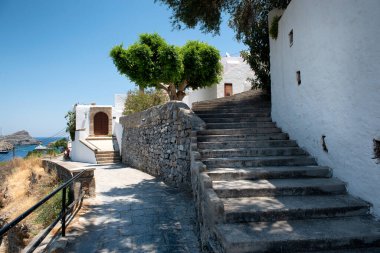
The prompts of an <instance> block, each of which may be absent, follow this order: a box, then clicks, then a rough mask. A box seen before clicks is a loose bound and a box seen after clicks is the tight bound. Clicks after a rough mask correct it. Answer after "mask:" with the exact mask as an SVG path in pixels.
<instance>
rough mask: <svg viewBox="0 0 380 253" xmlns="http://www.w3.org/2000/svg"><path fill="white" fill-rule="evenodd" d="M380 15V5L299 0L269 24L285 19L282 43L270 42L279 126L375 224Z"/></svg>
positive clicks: (360, 0) (369, 0) (372, 0)
mask: <svg viewBox="0 0 380 253" xmlns="http://www.w3.org/2000/svg"><path fill="white" fill-rule="evenodd" d="M379 14H380V1H379V0H344V1H343V0H318V1H309V0H293V1H291V3H290V4H289V6H288V7H287V9H286V10H285V11H284V12H283V13H282V11H278V10H275V11H272V12H271V13H270V15H269V22H271V21H272V20H273V17H274V16H275V15H282V16H281V19H280V21H279V25H278V31H279V33H278V38H277V39H276V40H274V39H272V38H271V39H270V61H271V69H270V71H271V79H272V118H273V120H274V121H276V122H277V124H278V126H279V127H281V128H282V129H283V130H284V131H285V132H288V133H289V134H290V137H291V138H292V139H295V140H297V142H298V143H299V145H300V146H302V147H303V148H305V149H306V150H307V151H308V152H309V153H310V154H311V155H313V156H314V157H316V158H317V160H318V163H319V164H320V165H326V166H329V167H331V168H333V169H334V175H335V176H337V177H339V178H340V179H342V180H344V181H345V182H347V183H348V190H349V191H350V192H351V193H352V194H353V195H356V196H359V197H361V198H362V199H364V200H367V201H369V202H371V203H372V204H373V209H374V213H375V214H376V215H377V216H379V215H380V198H379V194H380V183H379V182H380V165H379V164H377V163H376V159H373V157H374V142H373V139H378V140H379V139H380V44H379V41H380V33H379V27H380V19H379V18H378V17H379ZM297 76H299V80H297ZM322 136H325V137H324V140H325V144H326V147H327V150H324V149H323V145H322V138H323V137H322Z"/></svg>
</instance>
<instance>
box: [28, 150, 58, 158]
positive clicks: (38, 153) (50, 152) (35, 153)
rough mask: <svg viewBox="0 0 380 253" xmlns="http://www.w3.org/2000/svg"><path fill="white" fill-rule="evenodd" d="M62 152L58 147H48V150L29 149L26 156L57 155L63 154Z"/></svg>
mask: <svg viewBox="0 0 380 253" xmlns="http://www.w3.org/2000/svg"><path fill="white" fill-rule="evenodd" d="M61 153H62V152H61V151H60V150H58V149H47V150H46V151H41V150H32V151H29V152H28V154H27V155H26V158H29V157H40V158H42V157H44V156H57V155H59V154H61Z"/></svg>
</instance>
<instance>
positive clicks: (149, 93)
mask: <svg viewBox="0 0 380 253" xmlns="http://www.w3.org/2000/svg"><path fill="white" fill-rule="evenodd" d="M167 101H168V96H167V95H166V94H164V93H163V92H162V91H161V90H154V89H148V90H146V92H145V93H142V92H140V91H139V90H134V91H129V92H128V95H127V99H126V101H125V109H124V112H123V114H124V115H129V114H132V113H135V112H141V111H144V110H146V109H149V108H151V107H153V106H156V105H161V104H163V103H165V102H167Z"/></svg>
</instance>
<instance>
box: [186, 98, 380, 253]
mask: <svg viewBox="0 0 380 253" xmlns="http://www.w3.org/2000/svg"><path fill="white" fill-rule="evenodd" d="M193 111H194V112H196V113H197V114H198V115H199V117H201V118H202V119H203V120H204V121H205V122H206V123H207V126H206V129H205V130H201V131H198V132H197V135H196V138H197V149H198V152H199V154H200V158H199V159H200V161H201V162H203V164H205V165H206V170H205V173H206V174H207V175H206V177H207V178H209V180H210V185H211V186H210V189H206V190H204V191H207V194H206V193H204V195H207V196H211V197H205V199H207V198H208V199H212V201H209V202H210V203H214V204H212V205H214V206H209V207H208V209H213V210H218V211H216V212H212V215H211V216H217V217H213V219H214V220H215V222H214V223H213V224H212V227H211V228H209V229H210V231H211V233H212V235H211V237H210V238H214V241H215V242H216V243H210V244H211V248H213V250H214V251H215V252H226V253H245V252H281V253H284V252H292V253H293V252H326V253H327V252H331V253H333V252H336V253H338V252H339V253H343V252H351V253H353V252H380V223H379V222H377V221H376V220H375V219H374V218H373V217H372V216H371V215H370V204H369V203H367V202H365V201H363V200H361V199H359V198H356V197H353V196H351V195H349V194H348V193H347V189H346V184H345V183H344V182H342V181H341V180H339V179H337V178H333V177H332V170H331V169H330V168H327V167H324V166H318V164H317V163H316V160H315V159H314V158H313V157H311V156H310V155H309V154H308V153H307V152H306V151H305V150H303V149H301V148H299V147H298V145H297V143H296V142H295V141H293V140H289V136H288V135H287V134H286V133H283V132H282V131H281V129H280V128H278V127H277V126H276V124H275V123H274V122H272V120H271V117H270V111H271V109H270V102H269V101H268V100H267V99H266V98H265V96H263V95H262V94H260V93H257V92H256V93H252V92H248V93H246V94H241V95H235V96H232V97H228V98H222V99H216V100H210V101H205V102H199V103H195V104H194V105H193ZM206 202H207V201H206ZM215 203H216V204H215ZM218 205H219V206H218ZM205 206H206V204H205ZM203 209H207V208H205V207H204V208H203Z"/></svg>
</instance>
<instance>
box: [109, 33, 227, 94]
mask: <svg viewBox="0 0 380 253" xmlns="http://www.w3.org/2000/svg"><path fill="white" fill-rule="evenodd" d="M110 56H111V58H112V59H113V62H114V64H115V66H116V68H117V69H118V71H119V73H120V74H123V75H126V76H127V77H128V78H129V79H130V80H131V81H133V82H135V83H136V84H137V85H138V86H139V87H140V88H148V87H152V88H156V89H163V90H165V91H166V92H167V93H168V95H169V98H170V100H182V99H183V98H184V96H185V95H186V94H185V90H186V89H187V88H192V89H198V88H203V87H209V86H211V85H213V84H216V83H218V82H219V80H220V79H221V73H222V65H221V63H220V55H219V51H218V50H217V49H216V48H215V47H212V46H210V45H208V44H206V43H203V42H199V41H189V42H187V43H186V44H185V45H184V46H183V47H176V46H173V45H169V44H167V43H166V41H165V40H164V39H163V38H162V37H160V36H159V35H158V34H156V33H155V34H141V35H140V39H139V40H138V42H136V43H135V44H133V45H131V46H130V47H128V48H127V49H124V48H123V45H119V46H115V47H114V48H113V49H112V50H111V52H110Z"/></svg>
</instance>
